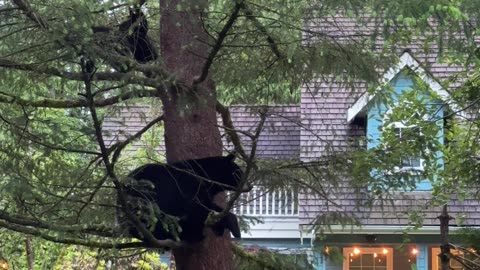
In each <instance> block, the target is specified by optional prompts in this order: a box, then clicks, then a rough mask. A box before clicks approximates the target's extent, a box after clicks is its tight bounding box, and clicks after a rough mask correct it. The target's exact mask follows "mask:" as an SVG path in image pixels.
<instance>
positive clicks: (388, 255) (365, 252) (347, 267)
mask: <svg viewBox="0 0 480 270" xmlns="http://www.w3.org/2000/svg"><path fill="white" fill-rule="evenodd" d="M343 255H344V257H345V260H344V263H343V269H344V270H392V269H393V249H392V248H385V247H379V248H363V247H348V248H344V249H343Z"/></svg>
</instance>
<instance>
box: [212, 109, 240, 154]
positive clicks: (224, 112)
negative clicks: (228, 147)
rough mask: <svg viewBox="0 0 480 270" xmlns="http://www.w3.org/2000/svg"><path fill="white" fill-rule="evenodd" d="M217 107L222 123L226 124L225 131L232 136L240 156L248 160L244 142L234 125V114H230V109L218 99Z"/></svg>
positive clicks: (231, 138) (231, 139)
mask: <svg viewBox="0 0 480 270" xmlns="http://www.w3.org/2000/svg"><path fill="white" fill-rule="evenodd" d="M215 109H216V110H217V112H218V113H219V114H220V116H221V117H222V123H223V126H224V130H225V133H226V134H227V136H228V137H229V138H230V141H231V142H232V143H233V146H234V148H235V150H236V151H237V152H238V153H239V154H240V156H241V157H242V158H243V159H244V160H247V159H248V156H247V154H246V153H245V150H244V149H243V146H242V142H241V141H240V137H239V136H238V134H237V132H235V127H234V126H233V121H232V115H231V114H230V110H229V109H228V108H227V107H225V106H224V105H223V104H222V103H220V102H218V101H217V104H216V107H215Z"/></svg>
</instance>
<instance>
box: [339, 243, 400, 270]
mask: <svg viewBox="0 0 480 270" xmlns="http://www.w3.org/2000/svg"><path fill="white" fill-rule="evenodd" d="M356 248H358V249H360V254H374V253H379V254H382V251H383V249H386V250H388V253H387V254H386V255H387V256H386V257H387V270H393V248H390V247H375V248H373V247H368V248H366V247H361V246H358V247H345V248H343V256H344V257H345V259H344V260H343V269H344V270H348V269H349V268H350V260H349V255H350V254H351V253H353V250H354V249H356Z"/></svg>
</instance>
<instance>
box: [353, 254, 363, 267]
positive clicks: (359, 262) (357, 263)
mask: <svg viewBox="0 0 480 270" xmlns="http://www.w3.org/2000/svg"><path fill="white" fill-rule="evenodd" d="M361 258H362V257H360V256H350V266H362V260H361Z"/></svg>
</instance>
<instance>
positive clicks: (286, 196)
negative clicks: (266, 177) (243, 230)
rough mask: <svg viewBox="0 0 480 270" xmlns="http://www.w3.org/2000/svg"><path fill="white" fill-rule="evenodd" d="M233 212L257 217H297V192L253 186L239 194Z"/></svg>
mask: <svg viewBox="0 0 480 270" xmlns="http://www.w3.org/2000/svg"><path fill="white" fill-rule="evenodd" d="M233 212H234V213H235V214H237V215H246V216H258V217H297V216H298V193H297V192H295V191H294V190H292V189H284V190H273V191H271V190H269V189H267V188H265V187H262V186H255V187H254V188H253V189H252V190H251V191H250V192H248V193H244V194H242V195H241V196H240V198H239V199H238V201H237V205H236V206H235V207H234V208H233Z"/></svg>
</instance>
